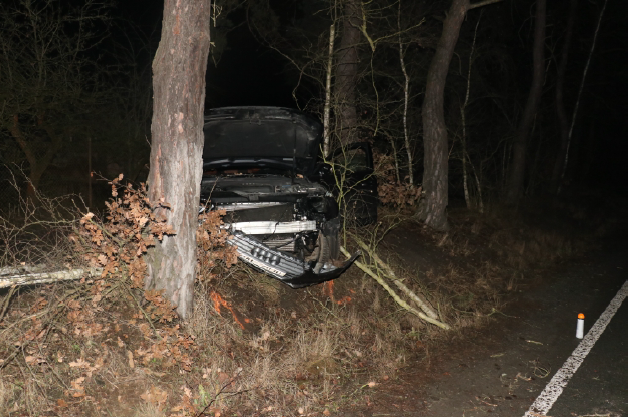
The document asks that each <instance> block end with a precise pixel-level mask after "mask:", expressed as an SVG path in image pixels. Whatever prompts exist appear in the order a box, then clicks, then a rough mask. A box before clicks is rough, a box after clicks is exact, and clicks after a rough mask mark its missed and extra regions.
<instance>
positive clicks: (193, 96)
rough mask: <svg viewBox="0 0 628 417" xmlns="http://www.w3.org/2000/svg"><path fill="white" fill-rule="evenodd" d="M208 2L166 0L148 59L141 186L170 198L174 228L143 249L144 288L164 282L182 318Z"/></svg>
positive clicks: (190, 281)
mask: <svg viewBox="0 0 628 417" xmlns="http://www.w3.org/2000/svg"><path fill="white" fill-rule="evenodd" d="M210 5H211V2H210V0H188V1H184V2H181V1H176V0H166V1H165V5H164V17H163V27H162V33H161V42H160V43H159V48H158V49H157V54H156V56H155V60H154V61H153V89H154V103H153V122H152V129H151V130H152V143H151V155H150V161H151V164H150V173H149V177H148V186H149V190H148V192H149V198H150V200H151V202H153V203H156V202H159V201H160V200H163V201H165V202H166V203H168V204H169V205H170V209H160V210H159V211H160V214H163V215H164V216H165V217H166V219H167V222H168V224H169V225H171V226H172V227H173V228H174V230H175V231H176V235H174V236H167V237H164V239H163V242H162V243H161V244H157V246H155V247H154V248H153V249H152V250H151V251H150V253H149V256H148V274H149V276H148V277H147V279H146V288H147V289H164V290H165V295H166V297H167V298H168V299H169V300H170V301H171V302H172V303H173V304H174V305H176V306H177V312H178V313H179V316H180V317H182V318H186V316H187V315H188V313H189V312H190V311H191V309H192V306H193V285H194V279H195V269H196V228H197V226H198V220H197V219H198V205H199V198H200V183H201V176H202V152H203V130H202V128H203V112H204V108H205V73H206V69H207V57H208V53H209V21H210Z"/></svg>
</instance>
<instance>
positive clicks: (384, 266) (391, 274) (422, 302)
mask: <svg viewBox="0 0 628 417" xmlns="http://www.w3.org/2000/svg"><path fill="white" fill-rule="evenodd" d="M356 241H357V242H358V245H359V246H360V247H361V248H362V249H364V250H365V251H366V252H367V253H368V254H369V255H370V256H371V257H372V258H373V259H375V261H376V262H377V263H378V264H379V266H380V267H381V268H382V269H384V272H385V273H386V275H388V278H390V279H391V281H392V282H393V283H394V284H395V285H396V286H397V288H399V289H400V290H401V291H403V292H404V293H405V294H406V295H407V296H408V297H410V298H411V299H412V300H414V302H415V303H417V305H418V306H419V308H420V309H421V310H423V312H424V313H425V314H427V315H428V316H429V317H430V318H432V319H434V320H438V315H437V314H436V312H435V311H434V310H433V309H432V308H431V307H430V306H429V305H427V301H425V300H423V299H422V298H421V297H420V296H419V295H417V294H415V293H414V291H412V290H411V289H410V288H408V287H407V286H406V285H405V284H404V283H403V282H401V280H400V279H399V278H398V277H397V275H396V274H395V271H393V270H392V268H391V267H390V266H389V265H388V264H386V263H385V262H384V261H382V260H381V258H380V257H379V256H378V255H377V253H375V250H373V249H371V248H369V247H368V246H367V245H366V243H364V242H362V241H361V240H360V239H356Z"/></svg>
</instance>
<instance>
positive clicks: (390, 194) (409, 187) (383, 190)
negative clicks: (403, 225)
mask: <svg viewBox="0 0 628 417" xmlns="http://www.w3.org/2000/svg"><path fill="white" fill-rule="evenodd" d="M373 157H374V159H375V161H376V166H377V170H376V175H377V179H378V186H377V193H378V195H379V200H380V201H381V202H382V204H385V205H391V206H393V207H399V208H406V207H409V206H413V205H414V204H416V203H417V202H418V201H419V200H420V199H421V193H422V191H423V189H422V187H419V186H416V185H413V184H408V183H406V182H399V181H397V178H396V174H395V166H394V160H393V158H394V156H393V155H384V154H380V153H375V154H374V155H373ZM404 180H407V177H406V178H404Z"/></svg>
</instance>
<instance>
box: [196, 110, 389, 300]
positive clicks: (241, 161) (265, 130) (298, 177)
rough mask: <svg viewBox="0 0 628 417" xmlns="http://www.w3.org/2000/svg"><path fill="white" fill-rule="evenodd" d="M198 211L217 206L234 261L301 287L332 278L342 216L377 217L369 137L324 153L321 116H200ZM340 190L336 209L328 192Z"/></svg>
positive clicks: (338, 265) (337, 266)
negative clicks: (233, 248) (326, 157)
mask: <svg viewBox="0 0 628 417" xmlns="http://www.w3.org/2000/svg"><path fill="white" fill-rule="evenodd" d="M203 130H204V133H205V147H204V150H203V179H202V184H201V209H202V210H204V209H208V210H216V209H220V210H225V211H226V215H225V216H224V218H223V221H224V223H225V226H224V227H226V228H228V230H229V231H230V233H231V234H232V235H233V237H232V239H230V240H229V243H230V244H232V245H235V246H236V247H237V251H238V256H239V258H240V260H242V261H243V262H246V263H247V264H249V265H251V266H253V267H255V268H256V269H258V270H261V271H263V272H265V273H266V274H268V275H270V276H272V277H274V278H276V279H278V280H280V281H282V282H284V283H286V284H288V285H289V286H291V287H293V288H301V287H306V286H309V285H313V284H317V283H320V282H324V281H328V280H332V279H334V278H337V277H338V276H340V275H341V274H342V273H343V272H344V271H345V270H347V268H349V267H350V266H351V264H352V263H353V261H354V260H355V259H356V257H357V256H358V253H356V254H354V255H353V256H352V257H351V258H350V259H349V260H346V261H344V260H343V258H342V255H341V254H340V250H339V248H340V247H339V237H338V234H339V231H340V228H341V225H342V222H343V221H344V222H353V223H355V224H358V225H364V224H368V223H372V222H374V221H376V219H377V203H378V199H377V181H376V179H375V176H374V175H373V160H372V155H371V149H370V147H369V145H368V143H355V144H352V145H350V146H348V147H345V148H343V149H339V150H337V151H336V152H335V153H334V154H333V155H332V157H331V158H330V160H323V158H322V155H321V153H322V152H321V143H322V136H323V126H322V124H321V122H320V121H319V120H318V119H316V118H314V117H311V116H309V115H306V114H304V113H302V112H300V111H298V110H294V109H289V108H279V107H224V108H216V109H212V110H210V111H209V112H208V114H207V115H206V116H205V125H204V128H203ZM340 193H342V195H343V196H344V198H341V199H340V200H341V201H344V202H345V203H344V204H343V207H342V210H341V208H339V206H338V203H337V199H338V196H339V195H340Z"/></svg>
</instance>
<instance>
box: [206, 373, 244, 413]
mask: <svg viewBox="0 0 628 417" xmlns="http://www.w3.org/2000/svg"><path fill="white" fill-rule="evenodd" d="M241 373H242V370H241V369H240V370H239V371H238V373H237V374H236V376H234V377H233V378H231V379H230V380H229V382H227V383H226V384H225V385H223V386H222V387H221V388H220V390H219V391H218V393H217V394H216V395H214V398H213V399H212V400H211V401H210V402H209V404H207V405H206V406H205V408H203V409H202V410H201V411H200V412H199V413H198V414H196V415H195V416H194V417H201V416H202V415H203V414H205V411H206V410H207V409H208V408H209V407H211V405H212V404H213V403H215V402H216V400H217V399H218V396H219V395H220V394H222V393H223V392H224V390H225V388H227V387H228V386H229V385H231V384H233V382H234V381H235V380H236V379H238V377H239V376H240V374H241ZM241 392H245V391H237V392H234V393H230V394H231V395H230V396H233V395H237V394H239V393H241Z"/></svg>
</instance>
